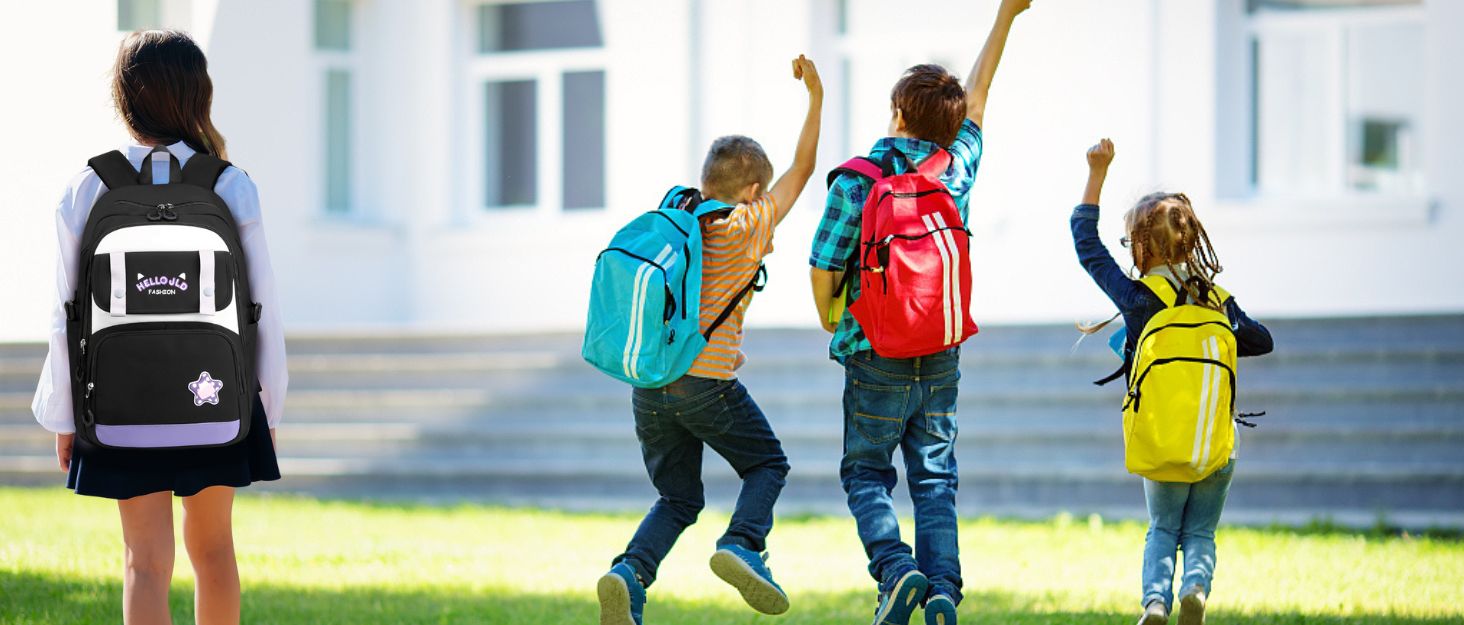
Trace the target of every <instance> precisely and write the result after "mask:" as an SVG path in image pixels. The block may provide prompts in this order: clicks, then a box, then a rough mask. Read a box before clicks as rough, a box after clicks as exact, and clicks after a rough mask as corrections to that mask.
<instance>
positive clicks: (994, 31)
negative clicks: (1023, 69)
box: [966, 0, 1032, 128]
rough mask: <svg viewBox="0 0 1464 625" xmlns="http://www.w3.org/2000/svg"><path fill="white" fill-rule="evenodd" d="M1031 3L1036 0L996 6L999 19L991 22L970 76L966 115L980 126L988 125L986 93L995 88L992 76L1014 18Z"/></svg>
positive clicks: (1016, 0)
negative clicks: (984, 123) (985, 123)
mask: <svg viewBox="0 0 1464 625" xmlns="http://www.w3.org/2000/svg"><path fill="white" fill-rule="evenodd" d="M1031 6H1032V0H1001V7H1000V8H998V9H997V10H996V23H994V24H992V25H991V34H989V35H987V36H986V45H985V46H982V48H981V56H978V57H976V64H975V65H974V66H972V67H971V75H970V76H968V77H967V78H966V118H967V119H970V120H971V121H973V122H976V125H977V126H982V127H983V128H984V127H985V126H984V125H983V124H982V123H981V120H982V118H983V117H984V116H985V115H986V94H987V93H988V92H990V91H991V79H992V78H993V77H995V76H996V66H997V65H998V64H999V63H1001V53H1002V50H1005V49H1006V41H1007V35H1008V34H1010V33H1011V31H1012V22H1014V21H1016V19H1017V16H1018V15H1021V13H1022V11H1026V10H1027V9H1028V8H1031Z"/></svg>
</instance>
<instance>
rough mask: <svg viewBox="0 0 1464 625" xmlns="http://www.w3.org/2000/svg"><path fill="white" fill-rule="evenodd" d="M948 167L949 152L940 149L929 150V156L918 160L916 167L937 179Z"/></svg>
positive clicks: (949, 166)
mask: <svg viewBox="0 0 1464 625" xmlns="http://www.w3.org/2000/svg"><path fill="white" fill-rule="evenodd" d="M950 168H951V153H950V152H947V151H945V150H942V149H937V150H936V151H934V152H931V153H930V156H927V157H925V160H923V161H920V166H919V168H918V169H919V171H920V173H921V174H923V175H925V176H927V177H930V178H933V179H936V180H939V179H940V177H941V176H942V175H945V173H946V170H947V169H950Z"/></svg>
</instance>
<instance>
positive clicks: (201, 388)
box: [188, 371, 224, 406]
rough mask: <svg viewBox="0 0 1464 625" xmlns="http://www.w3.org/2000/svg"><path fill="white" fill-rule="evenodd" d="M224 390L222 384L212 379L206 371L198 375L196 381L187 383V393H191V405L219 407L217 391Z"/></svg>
mask: <svg viewBox="0 0 1464 625" xmlns="http://www.w3.org/2000/svg"><path fill="white" fill-rule="evenodd" d="M222 388H224V383H223V382H220V381H218V380H215V379H213V376H210V375H209V374H208V372H207V371H204V372H203V373H200V374H198V379H197V380H194V381H192V382H189V383H188V390H189V392H191V393H193V405H195V406H202V405H204V404H206V403H207V404H213V405H215V406H217V405H219V389H222Z"/></svg>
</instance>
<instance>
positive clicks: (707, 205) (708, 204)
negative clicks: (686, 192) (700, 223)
mask: <svg viewBox="0 0 1464 625" xmlns="http://www.w3.org/2000/svg"><path fill="white" fill-rule="evenodd" d="M698 197H700V196H698ZM733 208H736V207H734V206H732V205H731V204H728V203H726V202H723V201H720V200H702V201H701V203H699V204H697V205H696V207H695V208H692V209H691V216H692V217H696V218H697V219H701V218H702V217H705V216H707V215H710V214H712V213H716V212H720V211H730V210H732V209H733Z"/></svg>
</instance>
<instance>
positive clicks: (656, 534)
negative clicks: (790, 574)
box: [615, 376, 788, 586]
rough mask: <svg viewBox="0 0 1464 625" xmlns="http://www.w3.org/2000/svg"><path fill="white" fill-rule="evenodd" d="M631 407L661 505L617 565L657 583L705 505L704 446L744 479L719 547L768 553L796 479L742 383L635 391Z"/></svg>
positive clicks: (687, 379) (684, 381)
mask: <svg viewBox="0 0 1464 625" xmlns="http://www.w3.org/2000/svg"><path fill="white" fill-rule="evenodd" d="M631 404H632V406H633V407H634V409H635V434H636V437H637V438H639V439H640V443H641V455H642V456H643V457H644V458H645V462H646V472H647V473H649V474H650V476H651V484H652V485H653V486H655V487H656V492H657V493H660V495H661V498H660V499H658V500H657V501H656V503H655V505H653V506H651V510H650V512H649V513H647V514H646V518H645V519H644V520H642V521H641V524H640V528H639V529H637V530H636V532H635V536H634V537H633V538H631V539H630V544H629V545H627V546H626V548H625V553H623V554H621V555H620V556H619V557H617V558H615V562H621V561H622V560H623V561H626V562H628V563H629V564H630V565H631V567H632V568H634V569H635V571H636V573H638V574H639V575H640V577H641V580H642V581H643V582H644V583H645V584H646V585H648V586H649V585H650V584H651V583H652V582H654V581H655V580H656V569H657V567H659V566H660V564H661V560H663V559H664V558H665V557H666V554H667V553H668V552H670V551H671V547H672V545H675V544H676V539H677V538H679V537H680V536H681V532H682V531H684V530H685V529H686V528H687V527H688V526H690V525H691V524H692V523H695V522H696V517H697V514H698V513H699V512H701V510H702V507H703V506H704V505H705V501H704V500H703V498H702V481H701V469H702V445H703V444H705V445H706V446H709V447H711V448H712V450H713V451H715V452H717V453H718V454H720V455H721V456H722V458H724V459H726V460H727V462H728V464H731V465H732V468H733V469H734V470H736V471H737V476H738V477H740V478H742V492H741V494H739V495H738V497H737V507H736V508H735V509H733V511H732V523H731V524H730V525H729V526H728V527H727V533H726V534H723V535H722V538H721V539H719V540H718V541H717V546H718V547H721V546H725V545H731V544H735V545H740V546H742V547H745V548H747V549H751V550H753V551H756V552H761V551H763V550H764V549H766V548H767V546H766V544H765V541H766V539H767V536H768V532H769V531H771V530H772V528H773V504H774V502H776V501H777V500H778V493H780V492H782V490H783V485H784V483H785V478H786V477H787V475H788V458H787V456H784V455H783V445H782V443H779V442H778V438H777V437H776V436H774V435H773V428H772V426H770V425H769V424H768V420H767V417H765V416H763V413H762V410H760V409H759V408H758V407H757V404H756V403H754V402H753V401H752V396H750V395H748V394H747V389H746V388H743V386H742V383H741V382H738V381H737V380H713V379H708V378H697V377H692V376H684V377H682V378H680V379H678V380H676V381H675V382H672V383H671V384H669V385H667V386H664V387H661V388H654V389H642V388H637V389H635V391H634V393H633V394H632V396H631Z"/></svg>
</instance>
